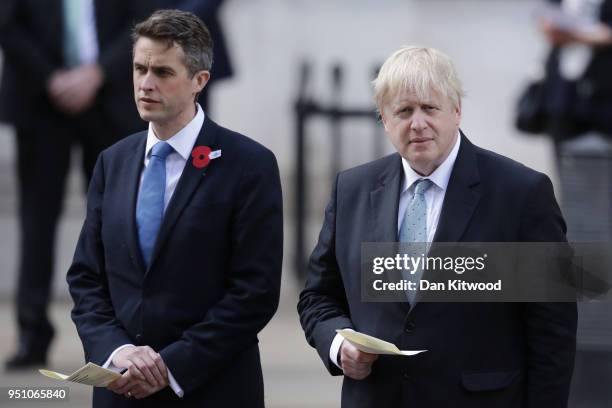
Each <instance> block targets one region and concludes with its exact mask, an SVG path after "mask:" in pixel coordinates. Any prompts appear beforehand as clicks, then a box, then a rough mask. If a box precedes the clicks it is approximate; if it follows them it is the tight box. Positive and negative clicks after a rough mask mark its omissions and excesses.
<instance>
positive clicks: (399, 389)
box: [298, 47, 576, 408]
mask: <svg viewBox="0 0 612 408" xmlns="http://www.w3.org/2000/svg"><path fill="white" fill-rule="evenodd" d="M374 90H375V99H376V104H377V106H378V109H379V111H380V115H381V119H382V122H383V124H384V127H385V131H386V133H387V135H388V137H389V139H390V141H391V143H392V144H393V146H394V147H395V149H396V150H397V153H394V154H392V155H389V156H387V157H384V158H382V159H380V160H376V161H374V162H371V163H367V164H365V165H362V166H359V167H356V168H353V169H350V170H347V171H344V172H341V173H340V174H338V176H337V178H336V181H335V184H334V187H333V191H332V197H331V200H330V202H329V204H328V206H327V208H326V211H325V219H324V224H323V227H322V230H321V233H320V236H319V241H318V244H317V246H316V248H315V249H314V251H313V253H312V256H311V258H310V262H309V267H308V279H307V282H306V287H305V288H304V290H303V291H302V293H301V295H300V300H299V304H298V310H299V313H300V319H301V323H302V327H303V328H304V331H305V333H306V337H307V340H308V342H309V343H310V344H311V345H312V346H313V347H315V348H316V349H317V351H318V353H319V355H320V357H321V358H322V360H323V362H324V364H325V366H326V367H327V369H328V370H329V372H330V373H331V374H332V375H342V374H343V375H344V385H343V387H342V406H343V407H351V408H359V407H391V406H393V407H400V406H401V407H447V406H449V407H450V406H452V407H496V408H499V407H566V406H567V399H568V392H569V384H570V380H571V376H572V370H573V364H574V353H575V340H576V339H575V333H576V305H575V303H571V302H568V303H535V302H534V303H501V302H500V303H425V302H418V301H416V300H415V298H410V297H409V296H408V297H407V300H408V302H384V303H383V302H364V301H362V297H361V294H362V292H361V291H362V287H361V282H362V281H361V276H360V269H361V265H360V262H361V248H362V243H364V242H429V243H431V242H564V241H565V223H564V221H563V218H562V216H561V212H560V210H559V207H558V205H557V202H556V200H555V197H554V193H553V188H552V184H551V182H550V180H549V178H548V177H547V176H546V175H544V174H542V173H538V172H536V171H534V170H532V169H529V168H527V167H525V166H523V165H521V164H519V163H517V162H515V161H512V160H510V159H508V158H506V157H503V156H500V155H498V154H495V153H493V152H490V151H487V150H484V149H481V148H479V147H477V146H475V145H474V144H472V143H471V142H470V141H469V140H468V138H467V137H466V135H465V134H464V133H463V132H462V131H461V130H460V129H459V126H460V121H461V98H462V96H463V94H464V92H463V90H462V86H461V82H460V80H459V78H458V76H457V74H456V71H455V69H454V67H453V64H452V61H451V60H450V58H449V57H448V56H446V55H445V54H443V53H441V52H440V51H437V50H435V49H431V48H418V47H404V48H401V49H400V50H398V51H396V52H395V53H394V54H393V55H392V56H391V57H389V58H388V59H387V61H386V62H385V63H384V65H383V66H382V68H381V70H380V72H379V75H378V78H377V79H376V80H375V81H374ZM337 329H353V330H356V331H359V332H363V333H366V334H369V335H373V336H375V337H378V338H381V339H383V340H386V341H390V342H392V343H395V344H396V345H397V346H398V347H399V348H400V349H402V350H427V352H425V353H422V354H419V355H416V356H413V357H410V358H407V357H397V356H387V355H377V354H371V353H366V352H364V351H361V350H359V349H357V348H356V347H355V346H354V345H353V344H352V343H350V342H348V341H346V340H344V338H343V337H342V336H341V335H339V334H337V333H336V330H337Z"/></svg>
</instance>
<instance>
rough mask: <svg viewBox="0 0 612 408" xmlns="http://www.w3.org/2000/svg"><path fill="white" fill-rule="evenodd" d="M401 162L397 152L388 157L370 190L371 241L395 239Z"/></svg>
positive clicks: (393, 240) (390, 240) (391, 240)
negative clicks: (387, 161)
mask: <svg viewBox="0 0 612 408" xmlns="http://www.w3.org/2000/svg"><path fill="white" fill-rule="evenodd" d="M401 170H402V163H401V157H400V155H399V154H396V155H393V156H392V157H391V158H390V159H389V164H388V166H387V167H386V168H385V169H384V170H383V172H382V173H381V175H380V177H379V179H378V185H377V186H376V188H375V189H374V190H372V191H371V192H370V209H371V217H368V218H369V219H370V221H371V223H372V224H371V225H370V231H372V234H373V235H372V238H371V240H370V241H371V242H395V241H397V212H398V208H399V194H400V188H401V182H402V176H401V175H402V172H401Z"/></svg>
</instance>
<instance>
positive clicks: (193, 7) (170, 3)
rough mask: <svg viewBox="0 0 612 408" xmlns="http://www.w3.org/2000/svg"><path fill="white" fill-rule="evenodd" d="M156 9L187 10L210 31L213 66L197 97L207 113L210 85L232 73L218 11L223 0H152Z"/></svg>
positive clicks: (209, 102) (208, 109)
mask: <svg viewBox="0 0 612 408" xmlns="http://www.w3.org/2000/svg"><path fill="white" fill-rule="evenodd" d="M152 4H155V5H156V7H157V8H158V9H178V10H183V11H189V12H191V13H193V14H195V15H196V16H198V17H199V18H200V19H201V20H202V21H203V22H204V24H206V27H207V28H208V31H210V36H211V37H212V40H213V44H214V48H213V62H214V63H213V68H212V71H211V73H210V81H208V84H207V85H206V87H205V88H204V90H203V91H202V93H201V94H200V96H199V97H198V103H199V104H200V105H201V106H202V108H204V110H205V111H206V112H208V113H209V114H210V113H211V111H212V106H211V105H212V103H211V100H210V92H211V89H212V88H211V87H213V86H214V85H215V84H216V83H217V82H218V81H220V80H222V79H227V78H230V77H231V76H232V75H233V72H234V71H233V68H232V63H231V60H230V55H229V51H228V48H227V41H226V40H225V35H224V33H223V26H222V21H221V19H220V18H219V17H220V16H219V12H220V9H221V6H222V4H223V0H153V1H152Z"/></svg>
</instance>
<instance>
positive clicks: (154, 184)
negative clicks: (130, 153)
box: [136, 142, 173, 268]
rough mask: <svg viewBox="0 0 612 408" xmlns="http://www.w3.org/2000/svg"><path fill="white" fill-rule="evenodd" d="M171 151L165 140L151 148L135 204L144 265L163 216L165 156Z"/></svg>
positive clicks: (147, 264) (146, 262)
mask: <svg viewBox="0 0 612 408" xmlns="http://www.w3.org/2000/svg"><path fill="white" fill-rule="evenodd" d="M172 151H173V149H172V146H170V145H169V144H168V143H166V142H158V143H157V144H155V146H153V149H151V158H150V159H149V164H148V165H147V168H146V169H145V171H144V175H143V177H142V185H141V186H140V194H139V195H138V203H137V204H136V224H137V225H138V239H139V241H140V250H141V252H142V258H143V259H144V262H145V265H146V267H147V268H148V267H149V264H150V263H151V254H152V252H153V246H154V245H155V239H156V238H157V233H158V232H159V227H160V225H161V222H162V218H163V216H164V193H165V192H166V157H168V155H169V154H170V153H171V152H172Z"/></svg>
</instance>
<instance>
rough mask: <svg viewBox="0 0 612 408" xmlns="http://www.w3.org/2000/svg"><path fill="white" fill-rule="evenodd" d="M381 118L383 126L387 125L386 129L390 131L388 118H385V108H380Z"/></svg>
mask: <svg viewBox="0 0 612 408" xmlns="http://www.w3.org/2000/svg"><path fill="white" fill-rule="evenodd" d="M380 120H381V122H382V124H383V126H384V127H385V130H386V131H388V130H389V129H387V119H386V118H385V112H384V111H383V109H381V110H380Z"/></svg>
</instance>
